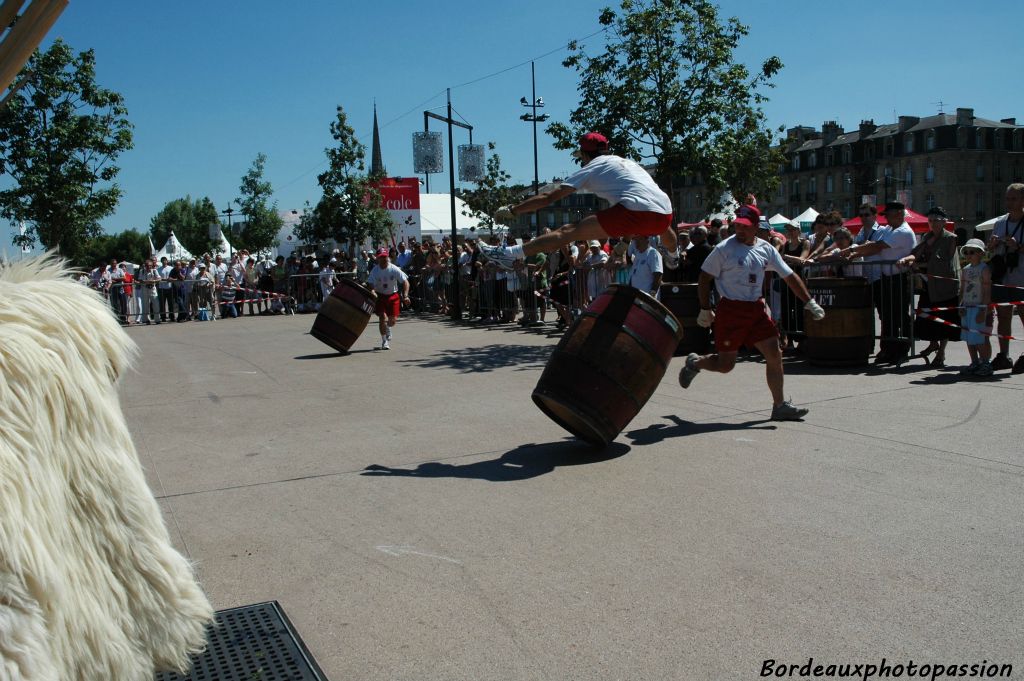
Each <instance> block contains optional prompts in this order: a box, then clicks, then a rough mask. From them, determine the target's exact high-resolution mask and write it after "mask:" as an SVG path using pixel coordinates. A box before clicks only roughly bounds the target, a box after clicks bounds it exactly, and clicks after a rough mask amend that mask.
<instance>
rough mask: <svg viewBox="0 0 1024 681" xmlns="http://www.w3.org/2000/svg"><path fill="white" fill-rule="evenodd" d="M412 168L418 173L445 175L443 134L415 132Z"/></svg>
mask: <svg viewBox="0 0 1024 681" xmlns="http://www.w3.org/2000/svg"><path fill="white" fill-rule="evenodd" d="M412 167H413V172H416V173H443V172H444V150H443V149H442V148H441V133H439V132H414V133H413V134H412Z"/></svg>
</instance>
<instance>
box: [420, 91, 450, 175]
mask: <svg viewBox="0 0 1024 681" xmlns="http://www.w3.org/2000/svg"><path fill="white" fill-rule="evenodd" d="M449 118H451V117H450V116H449ZM428 120H430V119H429V117H428V116H427V112H426V111H424V112H423V132H430V126H429V125H427V121H428ZM423 177H425V178H427V193H428V194H429V193H430V173H423Z"/></svg>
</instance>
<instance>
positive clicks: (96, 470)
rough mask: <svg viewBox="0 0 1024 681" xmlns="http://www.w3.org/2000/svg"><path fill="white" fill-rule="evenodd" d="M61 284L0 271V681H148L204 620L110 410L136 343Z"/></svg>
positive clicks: (59, 272) (202, 602) (16, 270)
mask: <svg viewBox="0 0 1024 681" xmlns="http://www.w3.org/2000/svg"><path fill="white" fill-rule="evenodd" d="M68 275H69V272H68V271H66V270H65V269H64V267H63V264H62V263H61V262H60V261H58V260H56V259H55V258H53V257H49V256H48V257H43V258H36V259H30V260H25V261H22V262H18V263H7V264H4V263H0V681H93V680H95V681H99V680H102V681H129V680H130V681H142V680H143V679H146V680H147V681H149V680H151V679H152V678H153V676H154V672H155V671H156V670H167V669H178V670H184V669H187V667H188V655H189V653H193V652H198V651H200V650H202V648H203V646H204V644H205V637H204V625H205V624H206V623H207V622H208V621H210V619H211V617H212V610H211V608H210V604H209V602H208V601H207V599H206V596H205V595H204V594H203V592H202V591H201V590H200V588H199V586H198V585H197V584H196V581H195V577H194V575H193V573H192V568H191V566H190V565H189V563H188V562H187V561H186V560H185V558H184V557H182V556H181V554H179V553H178V552H177V551H176V550H175V549H174V548H173V547H172V546H171V543H170V539H169V536H168V533H167V528H166V527H165V526H164V524H163V519H162V517H161V515H160V508H159V507H158V506H157V503H156V500H155V499H154V498H153V494H152V492H150V490H149V487H148V486H147V485H146V480H145V478H144V476H143V473H142V467H141V466H140V464H139V460H138V456H137V454H136V451H135V445H134V444H133V443H132V439H131V435H130V434H129V432H128V426H127V424H126V422H125V418H124V415H123V414H122V412H121V406H120V403H119V401H118V395H117V390H116V388H115V382H116V380H117V378H118V376H120V375H121V374H122V372H124V370H125V369H126V368H127V367H128V364H129V362H130V360H131V359H132V357H133V355H134V353H135V351H136V348H135V344H134V343H133V342H132V341H131V339H129V338H128V336H127V335H126V334H125V333H124V332H123V331H122V329H121V328H120V327H119V325H118V323H117V321H116V320H115V318H114V316H113V314H112V313H111V310H110V307H109V306H108V305H106V304H104V302H103V301H102V299H101V298H100V297H99V296H98V295H97V294H96V293H95V292H94V291H92V290H90V289H88V288H86V287H85V286H82V285H81V284H77V283H75V282H73V281H72V280H71V278H70V277H69V276H68Z"/></svg>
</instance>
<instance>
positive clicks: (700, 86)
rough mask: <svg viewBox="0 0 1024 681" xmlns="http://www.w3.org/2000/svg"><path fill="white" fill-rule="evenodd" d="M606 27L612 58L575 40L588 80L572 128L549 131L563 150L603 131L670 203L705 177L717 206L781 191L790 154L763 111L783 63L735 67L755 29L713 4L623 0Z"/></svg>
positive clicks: (570, 62)
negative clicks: (779, 172) (690, 180)
mask: <svg viewBox="0 0 1024 681" xmlns="http://www.w3.org/2000/svg"><path fill="white" fill-rule="evenodd" d="M598 21H599V22H600V24H601V25H602V26H606V27H607V31H605V34H606V35H607V39H606V45H605V47H604V52H603V53H601V54H599V55H596V56H590V55H588V54H587V53H586V52H585V50H584V46H583V45H580V44H578V43H577V42H576V41H573V42H571V43H570V44H569V48H570V50H571V54H570V55H569V57H568V58H566V59H565V61H564V62H563V64H564V65H565V66H566V67H567V68H573V69H575V70H576V71H577V73H578V74H579V76H580V80H579V86H578V92H579V95H580V105H579V106H578V107H577V108H576V109H575V110H574V111H573V112H572V113H571V114H570V116H569V124H565V123H554V124H552V125H550V126H549V127H548V128H547V132H548V133H549V134H551V135H553V136H554V137H555V140H556V143H555V146H556V147H557V148H559V149H570V148H573V147H575V144H576V140H577V139H578V137H579V136H580V135H581V134H582V133H584V132H587V131H588V130H598V131H600V132H602V133H604V134H606V135H608V136H609V139H610V141H611V144H612V148H613V150H614V151H615V152H616V153H618V154H620V155H623V156H627V157H630V158H633V159H634V160H637V161H640V162H644V163H653V164H655V165H656V168H655V179H656V181H657V182H658V184H659V185H660V186H661V187H662V188H663V189H665V190H666V191H667V192H668V193H669V196H674V191H673V185H674V181H675V180H677V179H678V178H680V177H682V176H683V175H687V174H700V175H701V176H702V177H703V180H704V183H705V185H706V186H707V188H708V190H709V191H708V196H709V198H710V199H711V200H715V199H717V197H718V196H719V195H720V194H721V192H722V191H723V190H725V189H732V190H733V192H734V194H736V195H738V196H740V197H742V196H744V195H745V194H746V193H747V192H754V193H764V192H766V191H770V190H771V189H772V188H774V187H775V186H777V182H778V178H777V177H776V174H775V172H776V169H777V168H776V167H777V165H778V163H779V162H780V160H781V154H780V152H779V151H778V150H777V149H773V145H772V133H771V131H770V130H769V129H768V128H767V127H766V119H765V116H764V113H763V112H762V111H761V108H760V105H761V104H762V103H764V102H765V101H767V98H766V96H765V95H764V94H763V90H764V88H769V87H773V85H772V83H771V79H772V77H773V76H774V75H775V74H776V73H778V71H779V70H780V69H781V68H782V62H781V61H780V60H779V58H778V57H774V56H773V57H769V58H767V59H766V60H764V62H763V63H762V64H761V65H760V67H759V68H758V69H757V70H756V72H754V73H751V72H750V71H749V70H748V69H747V67H746V66H744V65H743V64H740V63H737V62H736V61H735V59H734V56H735V54H734V53H735V51H736V48H737V47H738V46H739V43H740V39H741V38H743V37H744V36H746V35H747V34H748V32H749V29H748V27H747V26H745V25H744V24H742V23H741V22H740V20H739V19H738V18H736V17H732V18H729V19H725V20H724V21H723V20H722V19H721V18H720V16H719V13H718V8H717V7H716V6H715V5H713V4H712V3H711V2H709V1H708V0H622V2H621V5H620V11H619V12H616V11H614V10H612V9H611V8H605V9H604V10H603V11H602V12H601V14H600V16H599V18H598Z"/></svg>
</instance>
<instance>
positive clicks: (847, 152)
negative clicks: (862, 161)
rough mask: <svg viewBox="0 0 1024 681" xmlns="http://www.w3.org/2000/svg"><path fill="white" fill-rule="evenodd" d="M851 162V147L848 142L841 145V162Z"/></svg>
mask: <svg viewBox="0 0 1024 681" xmlns="http://www.w3.org/2000/svg"><path fill="white" fill-rule="evenodd" d="M847 163H853V147H851V146H850V145H849V144H844V145H843V164H847Z"/></svg>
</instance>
